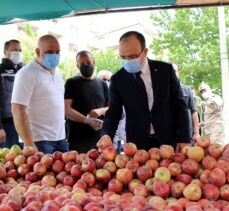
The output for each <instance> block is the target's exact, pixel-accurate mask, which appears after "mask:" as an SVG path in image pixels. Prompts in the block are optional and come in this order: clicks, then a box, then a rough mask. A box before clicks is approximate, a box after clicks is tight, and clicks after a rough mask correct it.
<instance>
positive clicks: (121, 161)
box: [115, 154, 129, 168]
mask: <svg viewBox="0 0 229 211" xmlns="http://www.w3.org/2000/svg"><path fill="white" fill-rule="evenodd" d="M128 161H129V156H128V155H126V154H119V155H117V156H116V157H115V164H116V166H117V167H118V168H125V167H126V164H127V162H128Z"/></svg>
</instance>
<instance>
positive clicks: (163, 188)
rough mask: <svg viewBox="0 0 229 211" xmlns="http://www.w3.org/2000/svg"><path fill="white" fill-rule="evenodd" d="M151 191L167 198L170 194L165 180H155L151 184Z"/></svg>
mask: <svg viewBox="0 0 229 211" xmlns="http://www.w3.org/2000/svg"><path fill="white" fill-rule="evenodd" d="M153 193H154V195H155V196H160V197H161V198H164V199H165V198H168V196H169V194H170V188H169V185H168V184H167V183H165V182H161V181H155V183H154V184H153Z"/></svg>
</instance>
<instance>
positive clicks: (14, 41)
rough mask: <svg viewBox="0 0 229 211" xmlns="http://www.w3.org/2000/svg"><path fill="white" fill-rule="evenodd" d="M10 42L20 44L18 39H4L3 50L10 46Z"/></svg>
mask: <svg viewBox="0 0 229 211" xmlns="http://www.w3.org/2000/svg"><path fill="white" fill-rule="evenodd" d="M12 43H17V44H21V43H20V41H18V40H9V41H6V42H5V44H4V51H6V50H8V49H9V47H10V44H12Z"/></svg>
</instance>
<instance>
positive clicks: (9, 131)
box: [0, 118, 19, 148]
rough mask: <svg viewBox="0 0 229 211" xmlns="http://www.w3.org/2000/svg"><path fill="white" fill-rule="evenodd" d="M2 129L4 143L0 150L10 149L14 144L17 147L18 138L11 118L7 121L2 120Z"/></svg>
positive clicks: (0, 145)
mask: <svg viewBox="0 0 229 211" xmlns="http://www.w3.org/2000/svg"><path fill="white" fill-rule="evenodd" d="M3 129H4V130H5V132H6V142H4V143H2V144H0V148H4V147H6V148H10V147H11V146H13V145H15V144H17V145H19V141H18V139H19V138H18V134H17V131H16V129H15V127H14V122H13V118H9V119H8V118H7V120H4V119H3Z"/></svg>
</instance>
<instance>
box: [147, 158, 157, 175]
mask: <svg viewBox="0 0 229 211" xmlns="http://www.w3.org/2000/svg"><path fill="white" fill-rule="evenodd" d="M145 165H146V166H148V167H150V168H151V170H152V171H153V172H154V171H156V169H157V168H158V166H159V163H158V161H157V160H154V159H150V160H147V161H146V164H145Z"/></svg>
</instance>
